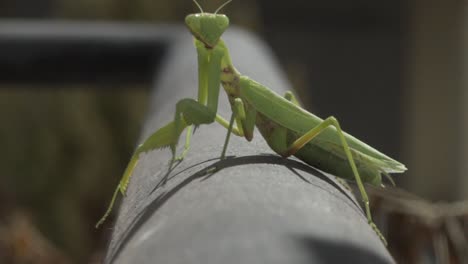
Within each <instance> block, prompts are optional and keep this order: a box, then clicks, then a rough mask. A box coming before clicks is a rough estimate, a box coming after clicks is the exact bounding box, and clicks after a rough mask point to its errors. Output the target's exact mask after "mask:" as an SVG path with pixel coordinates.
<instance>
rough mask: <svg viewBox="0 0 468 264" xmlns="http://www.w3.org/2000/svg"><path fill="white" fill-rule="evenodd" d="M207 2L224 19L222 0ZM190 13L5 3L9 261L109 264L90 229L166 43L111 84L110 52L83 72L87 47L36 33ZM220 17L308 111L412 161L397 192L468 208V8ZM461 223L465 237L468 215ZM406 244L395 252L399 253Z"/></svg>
mask: <svg viewBox="0 0 468 264" xmlns="http://www.w3.org/2000/svg"><path fill="white" fill-rule="evenodd" d="M199 2H200V4H201V6H202V7H203V8H204V10H205V11H214V10H215V9H216V8H217V7H218V6H220V5H221V4H222V3H223V2H224V0H200V1H199ZM194 12H198V10H197V8H196V6H195V5H194V4H193V3H192V2H191V1H190V0H171V1H162V0H92V1H91V0H82V1H72V0H0V58H1V59H2V60H3V62H1V61H0V124H1V127H0V148H1V149H2V151H1V152H0V168H1V171H0V180H1V184H0V262H2V263H87V262H98V261H99V260H100V259H101V257H102V255H103V254H104V250H105V246H106V243H107V239H108V235H109V231H110V230H109V226H110V225H107V226H105V227H104V228H102V229H99V230H95V229H94V224H95V222H96V221H97V220H98V219H99V218H100V216H101V214H102V213H103V211H104V209H105V207H106V206H107V202H108V200H109V198H110V197H111V195H112V191H113V190H114V188H115V186H116V185H117V183H118V180H119V179H120V176H121V173H122V171H123V169H124V167H125V166H126V162H127V161H128V158H129V157H130V155H131V152H132V150H133V148H134V146H135V144H136V142H137V140H138V136H139V130H140V128H141V126H142V124H143V122H144V116H145V110H146V108H147V100H148V98H149V97H148V95H149V93H150V92H151V88H152V80H153V79H154V78H157V75H156V73H157V72H158V68H157V63H158V59H160V58H161V57H162V56H163V53H164V43H163V44H161V46H160V47H155V48H154V49H153V48H152V46H148V42H145V43H146V44H145V43H143V44H141V45H143V46H138V47H144V48H145V49H146V50H148V52H150V54H152V57H151V60H149V59H148V58H146V57H144V56H143V55H142V54H144V53H141V54H136V53H135V52H137V51H130V53H131V54H133V55H131V56H130V57H128V58H127V59H128V60H131V62H130V63H128V64H127V63H126V66H125V67H126V68H124V70H125V73H127V74H122V72H119V74H116V71H110V72H111V74H110V75H109V72H108V71H106V69H109V68H112V67H113V66H115V63H116V61H113V58H114V57H113V56H110V55H112V54H114V53H112V52H110V53H108V54H106V55H107V56H109V57H108V58H107V59H106V60H102V59H101V60H96V64H93V65H84V66H83V65H81V66H79V64H80V63H83V60H80V58H79V57H73V52H74V49H78V48H80V47H81V46H80V45H82V44H83V43H85V44H86V41H84V42H83V39H81V40H80V38H79V37H78V38H77V39H78V40H79V41H81V42H79V41H78V42H79V43H81V44H79V45H69V49H68V48H67V51H70V53H71V55H70V57H69V58H71V59H70V60H64V59H63V58H62V59H60V57H57V56H55V57H49V55H47V54H54V53H51V51H54V50H57V49H59V48H57V47H58V46H50V45H49V44H48V42H47V41H41V36H42V35H41V33H40V32H46V31H47V30H48V28H49V27H48V26H47V25H50V26H51V27H50V28H53V26H56V25H64V24H67V23H69V22H76V23H78V27H75V29H76V30H77V32H78V33H77V34H78V36H79V34H80V33H79V31H80V30H82V29H80V27H79V25H80V23H83V27H84V28H85V30H84V32H85V31H86V28H87V27H88V28H89V24H85V23H99V24H102V23H106V24H108V23H119V25H141V24H144V25H146V26H150V27H151V25H158V28H163V26H164V25H166V24H175V23H178V24H180V23H183V21H184V17H185V16H186V15H187V14H189V13H194ZM222 13H225V14H227V15H228V16H229V18H230V21H231V24H233V25H236V26H239V27H243V28H245V29H248V30H250V31H253V32H255V33H257V34H258V35H259V36H260V37H261V38H262V39H264V40H265V41H266V42H267V43H268V44H269V45H270V46H271V48H272V50H273V51H274V53H275V54H276V55H277V57H278V60H279V61H280V63H281V65H282V67H283V69H284V71H286V72H287V74H288V77H289V79H290V81H291V83H292V84H293V86H294V87H296V92H297V94H299V97H300V98H301V99H302V101H303V103H304V104H305V105H306V106H305V107H306V108H307V109H308V110H309V111H311V112H313V113H316V114H317V115H319V116H321V117H327V116H330V115H334V116H335V117H337V118H338V120H340V121H341V124H342V127H343V128H344V129H345V130H346V131H347V132H349V133H351V134H353V135H355V136H356V137H358V138H360V139H363V140H364V141H366V142H367V143H368V144H370V145H372V146H374V147H376V148H377V149H379V150H381V151H383V152H384V153H387V154H388V155H390V156H391V157H394V158H396V159H398V160H400V161H402V162H403V163H404V164H406V165H407V167H408V168H409V171H408V172H407V173H405V174H403V175H396V177H395V179H396V181H397V184H398V186H400V187H403V188H405V189H407V190H409V191H410V192H412V193H414V194H415V195H417V196H418V197H421V198H422V199H425V200H427V201H428V202H436V201H446V202H454V201H458V200H463V199H467V198H468V173H467V171H468V163H467V162H465V159H466V157H467V155H468V140H466V139H465V137H464V135H465V134H466V131H468V122H467V120H468V119H467V114H468V106H467V104H466V102H468V93H467V91H466V85H467V82H468V79H467V77H466V74H465V72H466V68H467V66H468V57H467V53H466V51H465V47H466V43H467V40H468V34H467V33H466V32H468V31H467V26H468V9H467V6H466V3H465V2H464V1H435V0H426V1H422V0H411V1H376V0H355V1H346V0H333V1H299V0H289V1H279V0H278V1H277V0H268V1H267V0H256V1H254V0H249V1H244V0H234V1H233V2H232V3H230V4H229V5H228V6H226V7H225V8H224V9H223V12H222ZM25 21H26V22H28V21H29V22H31V21H32V23H27V24H24V22H25ZM37 22H43V23H50V24H47V25H46V26H44V25H42V24H39V23H37ZM12 23H23V24H22V25H23V27H22V28H23V29H24V25H27V27H26V30H25V31H24V34H32V35H34V34H36V36H35V39H36V41H37V43H36V44H37V46H35V45H36V44H35V45H34V46H33V45H31V52H30V53H22V54H14V53H11V52H9V51H10V49H11V48H12V47H16V45H18V44H17V43H16V42H15V41H16V39H15V38H18V39H21V38H22V37H21V34H22V32H13V33H12V32H11V25H12ZM41 25H42V26H41ZM75 25H76V24H75ZM84 25H88V26H87V27H85V26H84ZM2 30H3V31H2ZM2 32H9V33H8V34H3V35H2ZM38 32H39V33H38ZM68 33H70V32H68ZM71 33H73V32H71ZM85 33H86V32H85ZM187 34H189V33H188V32H187ZM103 35H105V32H103ZM12 36H15V37H12ZM84 40H86V39H84ZM143 42H144V41H143ZM21 43H23V44H22V45H26V44H27V43H26V44H25V42H21ZM72 43H75V42H72ZM227 44H228V45H229V43H227ZM60 45H61V44H60ZM85 46H86V45H85ZM124 46H125V45H124ZM86 47H88V48H89V46H86ZM41 52H43V54H46V55H44V56H42V57H40V60H36V61H34V63H35V64H28V63H29V62H30V61H29V60H28V58H29V57H28V56H32V55H31V54H41ZM93 52H94V53H93ZM115 52H117V53H118V52H119V50H118V49H117V50H116V51H115ZM125 52H129V51H128V50H127V51H125ZM117 53H115V54H117ZM57 54H63V53H60V52H58V53H56V54H55V55H57ZM86 54H87V55H89V56H91V57H92V56H98V55H99V54H100V53H99V52H97V53H96V51H93V49H92V48H91V51H88V53H86ZM135 54H136V55H135ZM101 55H102V54H101ZM34 56H36V55H34ZM194 56H195V52H194ZM122 58H124V59H125V58H126V57H125V56H123V57H122ZM135 58H136V59H135ZM67 59H68V57H67ZM85 61H86V60H85ZM103 61H108V62H107V63H106V62H103ZM24 62H28V63H26V65H29V66H28V67H25V63H24ZM233 63H234V64H235V61H234V62H233ZM52 64H54V65H62V66H59V68H54V67H52V66H50V67H49V65H52ZM77 65H78V66H77ZM33 66H34V67H33ZM75 66H76V72H73V71H70V69H71V70H73V69H75ZM60 67H63V68H65V69H66V70H67V71H66V72H65V71H63V72H62V71H60ZM83 67H84V69H85V70H83ZM117 68H118V67H117ZM105 73H107V75H106V74H105ZM112 73H113V74H112ZM246 74H248V73H246ZM122 76H123V77H122ZM251 77H253V78H255V77H254V76H251ZM465 208H466V207H465ZM411 214H412V212H406V213H405V215H411ZM414 214H416V212H415V213H414ZM462 215H463V214H462ZM400 217H401V216H400ZM411 217H413V222H415V221H416V222H417V221H418V220H417V219H418V218H417V217H414V216H411ZM414 219H416V220H414ZM110 220H111V221H112V219H110ZM387 222H388V223H391V221H387ZM438 227H440V226H438ZM462 227H463V228H464V229H462V231H463V230H464V232H467V229H468V225H467V224H466V214H465V224H464V225H462ZM388 229H389V230H390V231H389V232H391V230H392V229H391V226H389V227H388ZM394 232H397V231H394ZM425 232H426V233H427V232H429V233H430V231H425ZM391 239H392V238H391V237H390V240H391ZM396 239H397V238H395V240H394V241H390V243H392V242H394V243H403V242H401V241H398V240H396ZM465 239H466V237H465ZM449 240H450V239H449ZM428 241H429V242H428V243H430V241H432V240H431V239H429V240H428ZM462 242H463V241H462ZM465 242H466V240H465ZM396 248H397V247H392V244H391V246H390V249H391V250H392V249H395V250H396ZM451 248H453V246H449V249H451ZM467 251H468V250H467ZM392 253H393V254H394V256H396V258H397V260H405V259H406V260H407V261H408V262H406V263H414V262H412V260H408V258H409V257H408V256H407V255H403V253H398V252H397V253H395V252H393V251H392ZM399 254H400V255H399ZM428 254H429V255H431V254H432V255H433V254H434V253H430V250H429V253H428ZM436 255H437V254H436ZM454 263H456V262H454Z"/></svg>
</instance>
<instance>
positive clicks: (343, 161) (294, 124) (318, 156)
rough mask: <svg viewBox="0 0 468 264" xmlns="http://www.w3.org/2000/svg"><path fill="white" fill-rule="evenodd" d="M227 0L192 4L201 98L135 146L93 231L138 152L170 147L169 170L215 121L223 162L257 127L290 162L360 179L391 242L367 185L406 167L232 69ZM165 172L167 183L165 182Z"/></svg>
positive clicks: (187, 102)
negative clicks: (221, 100)
mask: <svg viewBox="0 0 468 264" xmlns="http://www.w3.org/2000/svg"><path fill="white" fill-rule="evenodd" d="M230 1H231V0H229V1H227V2H226V3H224V4H223V5H222V6H221V7H219V8H218V9H217V10H216V12H215V13H204V12H203V10H202V9H201V7H200V5H199V4H198V3H197V2H196V1H195V0H194V2H195V4H196V5H197V6H198V8H199V9H200V11H201V13H198V14H190V15H188V16H187V17H186V18H185V23H186V25H187V26H188V28H189V30H190V32H191V33H192V35H193V36H194V42H195V47H196V50H197V53H198V98H197V100H194V99H191V98H185V99H182V100H180V101H179V102H178V103H177V104H176V111H175V116H174V120H173V121H172V122H170V123H168V124H167V125H165V126H163V127H162V128H160V129H159V130H157V131H156V132H154V133H153V134H152V135H150V136H149V137H148V138H147V139H146V140H145V141H144V142H143V143H142V144H140V145H139V146H138V147H137V149H136V150H135V152H134V154H133V156H132V157H131V159H130V162H129V164H128V166H127V168H126V170H125V172H124V174H123V176H122V179H121V181H120V183H119V185H118V186H117V188H116V190H115V192H114V195H113V197H112V200H111V202H110V205H109V207H108V209H107V211H106V213H105V214H104V216H103V217H102V218H101V220H100V221H99V222H98V223H97V224H96V227H98V226H99V225H101V224H102V223H103V222H104V220H105V219H106V217H107V216H108V215H109V213H110V212H111V210H112V207H113V205H114V202H115V199H116V197H117V194H118V193H119V192H121V193H122V194H123V195H124V194H125V192H126V189H127V186H128V184H129V181H130V178H131V176H132V173H133V170H134V169H135V167H136V165H137V164H138V160H139V156H140V154H142V153H144V152H147V151H151V150H155V149H159V148H163V147H170V149H171V151H172V159H171V161H170V164H169V170H170V169H171V168H172V165H173V163H174V162H175V161H177V160H179V161H180V160H182V159H183V158H184V156H185V155H186V153H187V151H188V150H189V146H190V139H191V135H192V131H193V127H194V126H199V125H202V124H211V123H213V122H215V121H216V122H218V123H219V124H221V125H222V126H223V127H225V128H227V131H228V133H227V136H226V140H225V143H224V146H223V150H222V153H221V159H223V158H224V157H225V153H226V150H227V146H228V143H229V137H230V135H231V133H233V134H234V135H236V136H239V137H244V138H245V139H246V140H247V141H251V140H252V138H253V132H254V128H255V127H257V129H258V130H259V131H260V133H261V135H262V136H263V138H264V139H265V140H266V142H267V143H268V145H269V146H270V148H271V149H272V150H273V151H275V152H276V153H278V154H279V155H281V156H283V157H285V158H286V157H289V156H291V155H294V156H296V157H297V158H299V159H300V160H302V161H304V162H305V163H307V164H309V165H312V166H314V167H316V168H319V169H320V170H323V171H325V172H328V173H331V174H334V175H336V176H337V177H340V178H343V179H349V180H355V181H356V183H357V186H358V189H359V192H360V194H361V197H362V200H363V202H364V205H365V211H366V216H367V220H368V223H369V224H370V225H371V227H372V228H373V229H374V231H375V232H376V233H377V235H378V236H379V237H380V238H381V239H382V241H383V242H384V243H386V242H385V238H384V237H383V235H382V234H381V233H380V231H379V230H378V228H377V226H376V225H375V224H374V222H373V220H372V216H371V212H370V207H369V199H368V196H367V193H366V190H365V189H364V184H363V183H369V184H371V185H374V186H380V185H381V184H382V177H381V174H384V175H385V176H387V177H388V178H389V179H390V181H391V182H392V183H393V181H392V180H391V178H390V176H389V173H401V172H404V171H405V170H406V168H405V166H404V165H403V164H401V163H400V162H398V161H396V160H394V159H392V158H390V157H388V156H386V155H385V154H383V153H381V152H379V151H378V150H376V149H374V148H372V147H370V146H369V145H367V144H365V143H364V142H362V141H360V140H358V139H356V138H354V137H353V136H351V135H349V134H347V133H345V132H343V131H342V130H341V127H340V124H339V122H338V120H337V119H335V118H334V117H333V116H331V117H328V118H326V119H325V120H322V119H320V118H319V117H317V116H315V115H313V114H312V113H310V112H308V111H306V110H305V109H303V108H302V107H301V106H300V105H299V103H298V101H297V100H296V98H295V97H294V96H293V94H292V93H291V92H287V93H286V94H285V95H284V96H280V95H278V94H276V93H275V92H273V91H272V90H270V89H268V88H267V87H265V86H263V85H261V84H260V83H257V82H255V81H254V80H252V79H250V78H249V77H247V76H245V75H241V74H240V73H239V72H238V71H237V69H236V68H235V67H234V66H233V65H232V62H231V57H230V55H229V51H228V48H227V46H226V44H225V43H224V41H223V40H222V39H221V35H222V34H223V32H224V31H225V30H226V29H227V27H228V26H229V19H228V17H227V16H225V15H222V14H218V11H219V10H220V9H221V8H222V7H224V6H225V5H226V4H228V3H229V2H230ZM220 84H221V85H222V86H223V88H224V90H225V92H226V94H227V96H228V99H229V102H230V104H231V109H232V115H231V118H230V121H227V120H226V119H224V118H223V117H222V116H220V115H219V114H218V113H217V109H218V97H219V90H220ZM234 123H235V124H234ZM186 128H187V133H186V142H185V146H184V149H183V152H182V154H181V155H180V156H176V146H177V143H178V141H179V137H180V135H181V133H182V132H183V131H184V130H185V129H186ZM168 174H169V173H168ZM168 174H166V176H165V177H164V179H163V182H164V183H165V182H166V180H167V177H168Z"/></svg>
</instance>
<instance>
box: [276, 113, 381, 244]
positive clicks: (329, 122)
mask: <svg viewBox="0 0 468 264" xmlns="http://www.w3.org/2000/svg"><path fill="white" fill-rule="evenodd" d="M329 126H334V127H335V128H336V131H337V133H338V137H339V138H340V141H341V144H342V146H343V149H344V152H345V154H346V157H347V158H348V161H349V165H350V167H351V170H352V171H353V174H354V177H355V180H356V183H357V186H358V189H359V192H360V194H361V197H362V201H363V202H364V205H365V210H366V216H367V221H368V223H369V225H370V226H371V227H372V229H374V231H375V233H376V234H377V235H378V236H379V238H380V239H381V240H382V242H383V243H384V244H385V245H387V241H386V240H385V238H384V236H383V235H382V233H381V232H380V230H379V229H378V228H377V226H376V225H375V223H374V222H373V221H372V215H371V212H370V206H369V198H368V196H367V192H366V190H365V188H364V184H363V183H362V180H361V176H359V172H358V170H357V167H356V163H355V162H354V158H353V155H352V154H351V150H350V148H349V145H348V142H347V141H346V138H345V136H344V134H343V131H342V130H341V127H340V124H339V123H338V120H336V118H334V117H333V116H331V117H328V118H327V119H325V120H324V121H322V123H320V124H319V125H317V126H316V127H314V128H312V129H311V130H310V131H309V132H307V133H305V134H304V135H303V136H301V137H300V138H298V139H297V140H296V141H294V142H293V143H292V144H291V146H289V147H288V149H287V150H286V151H285V152H284V153H283V156H285V157H288V156H290V155H294V154H295V153H296V152H297V151H299V150H300V149H301V148H302V147H304V146H305V145H306V144H307V143H309V142H310V141H311V140H313V139H314V138H315V137H316V136H318V135H319V134H320V133H321V132H323V131H325V129H326V128H328V127H329Z"/></svg>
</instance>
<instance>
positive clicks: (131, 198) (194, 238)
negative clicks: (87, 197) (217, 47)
mask: <svg viewBox="0 0 468 264" xmlns="http://www.w3.org/2000/svg"><path fill="white" fill-rule="evenodd" d="M224 39H225V41H226V43H227V44H228V46H229V47H230V51H231V55H232V59H233V63H234V64H235V65H236V67H237V68H238V70H239V71H241V72H242V73H243V74H246V75H248V76H250V77H252V78H254V79H255V80H257V81H259V82H261V83H263V84H265V85H267V86H268V87H271V88H272V89H274V90H275V91H277V92H278V93H279V94H283V93H284V92H285V91H286V90H287V89H291V87H290V86H289V84H288V83H287V81H286V78H285V76H284V74H283V73H282V72H281V70H280V69H279V67H278V65H277V62H276V61H275V60H273V59H272V58H273V56H272V54H271V52H270V50H269V49H268V48H267V47H266V46H265V44H263V43H262V42H261V41H259V40H258V39H257V38H255V37H253V36H252V35H251V34H248V33H246V32H244V31H241V30H239V29H236V28H230V29H228V32H227V33H225V37H224ZM192 43H193V42H192V39H191V37H190V35H189V34H187V33H181V35H180V38H178V39H177V41H175V43H174V45H173V47H172V49H171V51H170V54H169V56H168V57H167V60H166V61H165V63H164V64H163V65H162V66H163V67H162V71H161V72H160V73H159V74H158V76H160V78H159V79H158V80H157V81H156V83H155V87H154V93H153V96H152V98H151V105H152V108H151V110H150V112H149V113H148V117H147V122H146V125H145V128H144V131H143V133H142V136H141V140H143V139H144V138H146V137H147V136H148V135H149V134H150V133H152V132H153V131H155V130H156V129H157V128H159V127H161V126H162V125H164V124H166V123H167V122H169V121H170V120H171V119H172V118H173V114H174V110H175V104H176V102H177V101H178V100H179V99H181V98H184V97H192V98H196V92H197V71H196V68H197V67H196V53H195V49H194V47H193V45H192ZM219 112H220V113H221V114H222V115H223V116H224V117H225V118H229V113H230V109H229V106H228V103H227V100H226V96H225V95H224V94H223V93H221V95H220V104H219ZM225 136H226V129H224V128H222V127H221V126H220V125H218V124H212V125H203V126H201V127H200V128H199V129H198V130H197V131H196V133H195V135H194V136H193V138H192V147H191V149H190V151H189V153H188V155H187V157H186V159H185V160H184V161H183V162H182V163H180V164H179V166H178V167H176V169H174V170H173V171H172V173H171V176H170V180H169V182H168V183H167V184H166V185H164V186H160V185H159V183H160V180H161V179H162V177H163V175H164V174H165V173H166V170H167V162H168V161H169V159H170V151H169V150H168V149H165V150H160V151H152V152H149V153H146V154H144V155H142V157H141V163H139V165H138V167H137V168H136V170H135V174H134V177H133V179H132V181H131V184H130V186H129V189H128V195H127V197H126V198H125V199H124V201H123V204H122V206H121V208H120V211H119V215H118V219H117V222H116V224H115V229H114V231H113V235H112V240H111V243H110V246H109V250H108V255H107V258H106V261H107V262H108V263H110V262H112V263H204V264H209V263H236V264H237V263H393V260H392V258H391V257H390V255H389V253H388V251H387V250H386V248H385V247H384V246H383V244H382V243H381V242H380V240H379V239H378V238H377V236H376V235H375V234H374V232H373V231H372V229H371V228H370V227H369V225H368V224H367V221H366V219H365V217H364V215H363V213H362V210H361V208H360V207H359V206H358V205H357V203H356V202H355V200H353V198H351V197H352V195H351V194H350V193H349V192H348V191H346V190H345V189H344V188H342V187H341V186H340V185H339V184H337V183H336V182H335V181H334V178H333V177H329V176H328V175H324V174H323V173H321V172H319V171H316V170H314V169H313V168H311V167H310V166H307V165H304V164H303V163H302V162H299V161H297V160H294V159H287V160H285V159H282V158H280V157H278V156H277V155H274V154H273V152H272V151H271V150H270V149H269V148H268V146H267V145H266V143H265V142H264V141H263V139H262V138H261V136H260V135H259V134H258V133H257V134H255V138H254V140H253V142H251V143H248V142H247V141H245V140H244V139H242V138H238V137H236V136H233V137H232V139H231V142H230V145H229V148H228V155H229V156H231V158H229V159H227V160H224V161H219V160H218V159H216V158H218V157H219V155H220V152H221V148H222V144H223V142H224V138H225ZM181 142H183V140H181ZM179 145H182V144H179ZM179 147H180V146H179ZM179 150H180V148H179ZM214 164H215V166H217V167H218V168H222V169H221V170H220V171H218V172H216V173H215V174H213V175H209V174H207V169H209V168H210V166H213V165H214Z"/></svg>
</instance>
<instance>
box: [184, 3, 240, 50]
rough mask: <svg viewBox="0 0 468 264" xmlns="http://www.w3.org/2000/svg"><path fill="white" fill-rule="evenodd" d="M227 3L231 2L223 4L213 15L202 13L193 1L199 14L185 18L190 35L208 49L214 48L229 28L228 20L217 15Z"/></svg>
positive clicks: (223, 16)
mask: <svg viewBox="0 0 468 264" xmlns="http://www.w3.org/2000/svg"><path fill="white" fill-rule="evenodd" d="M194 1H195V0H194ZM229 2H231V1H227V2H226V3H224V4H223V5H222V6H221V7H219V8H218V10H216V12H214V13H204V12H203V10H202V9H201V8H200V6H199V5H198V3H197V2H196V1H195V3H196V4H197V6H198V7H199V8H200V11H201V13H198V14H190V15H188V16H187V17H185V24H186V25H187V27H188V28H189V29H190V32H192V35H193V36H194V37H195V38H197V39H198V40H199V41H201V42H203V43H204V44H205V46H206V47H208V48H213V47H214V46H216V44H217V43H218V41H219V38H220V37H221V35H222V34H223V33H224V31H225V30H226V29H227V28H228V26H229V18H228V17H227V16H225V15H221V14H217V13H218V11H219V10H220V9H221V8H222V7H223V6H225V5H226V4H228V3H229Z"/></svg>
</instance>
